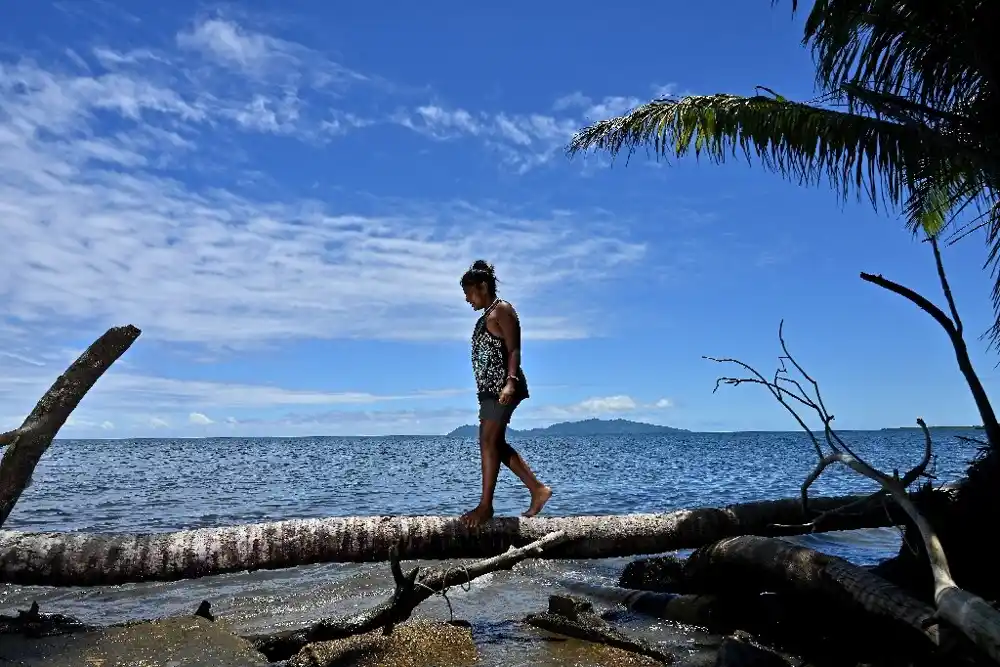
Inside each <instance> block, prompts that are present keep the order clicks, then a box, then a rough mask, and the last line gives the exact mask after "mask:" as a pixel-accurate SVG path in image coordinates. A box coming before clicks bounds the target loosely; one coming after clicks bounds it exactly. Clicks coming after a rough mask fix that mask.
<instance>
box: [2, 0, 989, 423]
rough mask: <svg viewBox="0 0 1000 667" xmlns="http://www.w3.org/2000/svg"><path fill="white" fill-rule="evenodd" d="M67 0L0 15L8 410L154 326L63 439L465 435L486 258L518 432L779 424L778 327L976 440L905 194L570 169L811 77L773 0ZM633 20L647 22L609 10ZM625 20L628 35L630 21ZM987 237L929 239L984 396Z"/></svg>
mask: <svg viewBox="0 0 1000 667" xmlns="http://www.w3.org/2000/svg"><path fill="white" fill-rule="evenodd" d="M367 7H368V9H365V5H363V4H362V3H354V4H352V5H351V6H350V7H349V8H344V7H335V5H334V3H319V2H301V3H279V2H275V1H267V2H265V1H262V0H253V1H248V2H242V3H239V4H236V3H233V4H205V3H196V2H189V1H187V0H177V1H175V2H171V3H139V2H125V1H123V0H117V1H115V0H100V1H91V0H65V1H63V2H55V3H52V2H45V1H43V0H37V1H36V2H32V3H19V4H18V10H17V11H16V12H10V11H8V12H5V20H4V21H3V22H2V24H0V238H2V239H3V240H2V244H3V245H2V247H3V255H2V257H3V261H2V262H0V306H2V309H0V312H2V313H3V315H2V319H0V428H14V427H16V426H18V425H19V424H20V423H21V420H23V418H24V417H25V415H27V413H28V412H29V411H30V410H31V408H32V407H33V406H34V403H35V402H36V401H37V400H38V398H39V397H41V395H42V394H43V393H44V391H45V390H46V389H47V388H48V387H49V385H50V384H51V383H52V382H53V381H54V380H55V379H56V377H58V375H59V374H60V373H61V372H62V371H63V370H64V369H65V367H66V366H67V365H68V364H69V363H70V362H71V361H72V360H73V359H74V358H76V356H77V355H79V354H80V352H81V351H82V350H83V349H85V348H86V347H87V345H89V344H90V343H91V342H92V341H93V340H94V339H96V338H97V337H98V336H99V335H100V334H101V333H103V332H104V331H105V330H106V329H107V328H108V327H110V326H115V325H123V324H134V325H135V326H137V327H139V328H140V329H142V332H143V333H142V335H141V337H140V338H139V340H138V341H137V342H136V343H135V344H134V345H133V346H132V348H131V349H130V350H129V351H128V352H127V353H126V354H125V356H124V357H122V359H120V360H119V361H118V362H117V363H115V364H114V366H113V367H112V368H111V369H110V370H109V371H108V372H107V373H106V374H105V376H104V377H103V378H101V379H100V381H99V382H98V383H97V385H96V386H95V387H94V388H93V389H92V390H91V392H90V393H89V394H88V395H87V397H86V398H85V399H84V400H83V402H82V403H81V404H80V406H79V407H78V408H77V410H76V411H75V412H74V413H73V415H72V417H71V419H70V421H69V422H68V423H67V424H66V426H64V428H63V429H62V431H61V432H60V435H61V437H72V438H95V437H97V438H130V437H201V436H294V435H385V434H438V433H445V432H447V431H449V430H451V429H452V428H454V427H456V426H459V425H461V424H465V423H473V422H474V420H475V419H476V409H477V406H476V399H475V391H474V382H473V378H472V372H471V367H470V362H469V347H468V346H469V336H470V334H471V331H472V327H473V325H474V323H475V321H476V319H477V313H475V312H473V311H472V310H471V308H470V307H469V306H468V305H467V304H466V303H465V301H464V297H463V294H462V291H461V289H460V287H459V278H460V277H461V275H462V273H463V272H464V271H465V269H467V268H468V267H469V265H470V264H471V263H472V262H473V261H474V260H475V259H479V258H483V259H487V260H488V261H490V262H492V263H494V264H495V266H496V271H497V275H498V277H499V279H500V289H499V292H500V296H501V297H503V298H505V299H508V300H510V301H511V302H512V303H513V304H514V305H515V307H516V308H517V310H518V312H519V314H520V317H521V321H522V327H523V336H524V343H523V366H524V369H525V372H526V374H527V377H528V381H529V386H530V388H531V398H530V399H529V400H528V401H526V402H525V403H524V404H523V405H521V406H520V407H519V408H518V410H517V412H516V413H515V416H514V420H513V423H512V427H514V428H528V427H533V426H539V425H545V424H549V423H553V422H557V421H565V420H576V419H584V418H589V417H601V418H615V417H624V418H628V419H635V420H640V421H647V422H652V423H658V424H666V425H670V426H675V427H679V428H686V429H691V430H699V431H733V430H794V428H795V423H794V422H793V421H792V419H791V417H790V416H789V415H787V414H786V413H785V412H784V411H783V409H782V407H781V406H780V405H778V404H777V403H776V402H775V401H774V400H773V399H772V398H771V397H770V396H769V395H768V394H767V393H766V391H765V390H764V389H762V388H760V387H753V386H741V387H736V388H730V387H723V388H721V389H720V390H719V391H718V392H713V389H714V386H715V378H716V377H717V376H719V375H720V374H725V373H731V372H733V370H735V369H730V368H727V367H724V366H720V365H719V364H718V363H715V362H712V361H708V360H706V359H704V358H703V355H709V356H714V357H736V358H739V359H742V360H744V361H746V362H748V363H751V364H753V365H755V366H758V367H759V368H760V369H761V370H762V371H763V372H765V373H770V372H771V371H772V370H773V368H774V367H775V363H776V358H777V355H778V353H779V351H780V349H779V347H778V339H777V330H778V324H779V322H780V321H781V320H782V319H784V321H785V334H786V338H787V341H788V343H789V345H790V347H791V350H792V351H793V353H795V354H796V355H797V357H798V359H799V360H800V361H801V362H802V363H803V365H804V366H805V367H806V368H807V370H809V372H810V373H811V374H812V375H813V376H814V377H815V378H816V379H817V380H819V381H820V383H821V387H822V388H823V390H824V399H825V400H826V402H827V404H828V405H829V406H830V407H831V411H832V412H833V413H834V414H835V415H836V416H837V421H836V422H835V423H836V424H839V425H840V426H841V427H842V428H855V429H868V428H880V427H884V426H900V425H912V424H913V423H914V421H915V419H916V418H917V417H921V416H922V417H924V418H925V419H926V420H927V421H928V422H929V423H931V424H971V423H978V422H979V420H978V417H977V416H976V412H975V408H974V405H973V402H972V399H971V397H970V396H969V393H968V390H967V389H966V387H965V385H964V384H963V381H962V377H961V376H960V374H959V373H958V370H957V368H956V366H955V363H954V356H953V353H952V351H951V348H950V346H949V344H948V341H947V339H946V337H945V335H944V333H943V331H942V330H941V329H940V328H939V327H938V326H937V325H936V324H935V323H934V322H933V321H932V320H931V319H930V318H929V317H928V316H927V315H925V314H924V313H921V312H920V311H918V310H917V309H916V308H915V307H913V306H912V305H911V304H909V303H908V302H906V301H904V300H903V299H901V298H900V297H898V296H895V295H893V294H889V293H887V292H885V291H883V290H880V289H879V288H877V287H875V286H873V285H870V284H866V283H864V282H862V281H861V280H860V279H859V276H858V274H859V272H860V271H868V272H873V273H882V274H884V275H885V276H886V277H888V278H891V279H893V280H896V281H898V282H902V283H904V284H906V285H907V286H909V287H911V288H914V289H917V290H918V291H920V292H922V293H924V294H926V295H928V296H929V297H931V298H932V299H934V300H935V301H937V302H938V303H942V304H943V299H942V297H941V293H940V289H939V288H938V286H937V283H936V274H935V270H934V265H933V260H932V256H931V254H930V249H929V247H928V246H927V244H922V243H919V241H918V240H917V239H914V238H913V237H912V236H911V235H910V234H909V233H908V232H906V231H905V230H904V228H903V224H902V222H901V220H900V218H899V217H898V215H896V214H895V213H893V212H891V211H888V212H887V211H878V212H876V211H874V210H873V209H872V207H871V206H870V205H869V204H868V203H866V202H860V203H859V202H856V201H854V200H853V199H852V200H848V201H847V202H846V203H845V202H842V201H841V200H840V199H838V197H837V196H836V195H834V194H833V193H832V192H831V191H830V190H829V189H827V188H825V187H804V186H800V185H798V184H795V183H790V182H787V181H785V180H783V179H782V178H781V177H780V176H777V175H775V174H772V173H769V172H767V171H766V170H764V169H763V168H762V167H761V166H760V165H759V164H749V165H748V163H747V162H746V161H745V160H740V159H738V160H733V161H731V162H730V163H728V164H724V165H713V164H710V163H708V162H706V161H701V162H699V161H696V160H694V159H693V158H692V159H684V160H681V161H679V162H678V161H671V162H669V163H666V162H664V161H662V160H656V159H655V157H654V156H651V155H648V154H646V153H644V152H639V153H637V154H636V155H634V156H633V157H632V158H631V159H630V160H628V161H626V160H624V159H619V160H616V161H611V160H610V159H609V158H608V156H606V155H600V154H592V155H587V156H576V157H574V158H572V159H570V157H568V156H567V154H566V152H565V147H566V145H567V144H568V142H569V141H570V139H571V137H572V136H573V133H574V132H575V131H577V130H579V129H581V128H583V127H585V126H586V125H587V124H588V123H590V122H594V121H597V120H601V119H603V118H606V117H609V116H613V115H616V114H620V113H622V112H624V111H626V110H628V109H630V108H632V107H634V106H635V105H637V104H640V103H643V102H646V101H649V100H652V99H654V98H656V97H658V96H660V95H663V94H675V95H684V94H708V93H715V92H729V93H737V94H753V93H754V86H757V85H765V86H768V87H770V88H772V89H774V90H776V91H778V92H780V93H781V94H782V95H785V96H786V97H789V98H792V99H800V100H805V99H809V98H810V97H812V96H813V95H814V94H815V92H816V91H815V88H814V82H813V71H814V70H813V64H812V58H811V55H810V53H809V52H808V50H806V49H805V48H804V47H803V46H802V45H801V41H800V40H801V34H802V33H801V23H802V16H793V15H792V13H791V10H790V5H789V3H778V4H777V6H775V7H773V8H772V7H771V3H769V2H766V1H764V0H760V1H759V2H745V1H743V0H740V1H737V0H724V2H723V4H722V5H711V6H709V5H707V4H704V3H678V4H676V5H675V6H674V5H672V6H671V9H670V11H669V12H663V13H662V14H661V15H659V16H657V15H655V14H650V8H649V6H648V5H647V4H645V3H642V4H640V3H636V2H626V3H625V5H623V6H621V7H619V8H618V9H616V11H615V14H616V16H609V15H608V12H607V9H606V6H605V5H598V4H595V3H583V4H581V3H578V2H574V3H572V4H570V3H569V2H564V1H562V0H560V1H553V2H548V3H544V4H543V5H538V4H537V3H532V4H531V5H529V4H527V3H526V2H523V0H512V1H511V2H507V3H504V4H503V6H502V8H501V7H500V6H498V5H497V6H488V5H487V4H484V3H455V2H453V3H433V4H432V5H426V4H424V5H416V4H413V3H403V2H390V3H388V4H386V3H379V4H377V5H376V4H372V5H368V6H367ZM619 16H636V17H640V16H648V20H631V21H628V22H627V25H626V24H622V25H618V26H616V24H618V23H620V22H621V19H620V18H619ZM616 28H617V29H616ZM985 257H986V252H985V246H984V243H983V240H982V237H979V236H975V237H971V238H969V239H967V240H965V241H963V242H961V243H959V244H957V245H954V246H951V247H947V248H946V249H945V262H946V265H947V267H948V269H949V271H950V276H951V279H952V283H953V287H954V290H955V293H956V298H957V300H958V303H959V307H960V308H961V311H962V313H963V318H964V321H965V326H966V329H967V331H968V339H969V344H970V347H971V348H972V353H973V357H974V361H975V363H976V364H977V366H978V368H979V369H980V372H981V374H982V376H983V379H984V382H985V384H986V386H987V389H988V390H994V389H995V388H996V387H997V385H998V377H1000V375H998V371H997V369H996V364H997V362H998V361H1000V358H998V356H997V353H996V352H995V351H989V350H988V349H987V345H986V343H985V342H984V341H982V340H980V339H979V337H978V336H979V334H981V333H982V332H983V331H985V329H986V328H987V327H988V325H989V324H990V323H991V322H992V319H991V313H992V311H991V306H990V301H989V296H990V289H991V286H992V279H991V277H990V275H989V272H988V271H984V270H983V268H982V267H983V262H984V260H985Z"/></svg>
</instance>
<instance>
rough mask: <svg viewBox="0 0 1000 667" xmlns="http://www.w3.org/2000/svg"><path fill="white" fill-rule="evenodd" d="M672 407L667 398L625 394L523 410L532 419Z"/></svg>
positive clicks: (640, 411) (617, 413) (594, 415)
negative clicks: (645, 399) (648, 399)
mask: <svg viewBox="0 0 1000 667" xmlns="http://www.w3.org/2000/svg"><path fill="white" fill-rule="evenodd" d="M671 407H673V402H672V401H671V400H670V399H668V398H661V399H659V400H656V401H652V402H650V403H644V402H642V401H637V400H635V399H634V398H632V397H631V396H628V395H625V394H616V395H614V396H598V397H592V398H586V399H584V400H582V401H580V402H578V403H573V404H570V405H543V406H539V407H537V408H536V407H534V406H527V405H526V406H525V408H524V412H525V413H526V414H527V415H528V416H529V417H530V418H531V419H533V420H536V421H537V420H545V419H581V418H587V417H608V416H621V415H624V414H636V413H642V414H647V413H654V412H658V411H661V410H666V409H668V408H671Z"/></svg>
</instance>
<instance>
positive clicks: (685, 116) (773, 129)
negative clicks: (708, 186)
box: [568, 0, 1000, 597]
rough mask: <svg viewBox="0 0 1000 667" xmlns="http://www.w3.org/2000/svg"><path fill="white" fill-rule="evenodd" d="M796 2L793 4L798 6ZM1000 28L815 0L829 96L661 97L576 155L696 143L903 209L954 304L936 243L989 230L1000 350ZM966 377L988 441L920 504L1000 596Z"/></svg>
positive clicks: (583, 134)
mask: <svg viewBox="0 0 1000 667" xmlns="http://www.w3.org/2000/svg"><path fill="white" fill-rule="evenodd" d="M774 2H776V0H772V4H774ZM797 5H798V3H797V1H796V0H793V1H792V10H793V11H796V10H797V9H798V8H797ZM997 25H1000V0H815V2H814V4H813V7H812V9H811V11H810V12H809V15H808V17H807V20H806V25H805V34H804V37H803V43H804V44H805V45H806V46H808V47H810V48H811V50H812V52H813V55H814V57H815V60H816V65H817V70H816V83H817V87H818V89H819V92H820V94H819V96H818V97H817V98H816V99H813V100H810V101H807V102H797V101H792V100H788V99H786V98H784V97H783V96H781V95H779V94H778V93H776V92H774V91H773V90H770V89H768V88H764V87H759V88H758V90H757V94H755V95H753V96H750V97H742V96H738V95H730V94H716V95H698V96H688V97H683V98H679V99H678V98H662V99H657V100H654V101H652V102H649V103H648V104H644V105H642V106H639V107H637V108H635V109H634V110H632V111H631V112H629V113H627V114H625V115H623V116H620V117H617V118H609V119H606V120H602V121H599V122H597V123H594V124H593V125H590V126H589V127H586V128H584V129H582V130H581V131H580V132H578V133H577V134H576V136H574V138H573V140H572V142H571V144H570V146H569V148H568V150H569V153H570V155H571V156H572V155H576V154H578V153H581V152H585V151H589V150H597V151H604V152H606V153H609V154H610V155H611V156H617V155H619V154H620V153H622V152H625V153H626V155H631V154H632V153H633V152H634V151H635V150H636V149H638V148H640V147H645V148H646V149H647V150H650V151H651V152H653V153H655V154H656V155H657V157H658V158H661V157H662V158H670V157H678V158H679V157H682V156H685V155H688V154H689V153H690V152H691V151H692V149H693V151H694V154H695V156H696V157H697V156H701V155H705V156H707V157H708V158H709V159H710V160H712V161H713V162H717V163H721V162H724V161H725V160H726V159H727V158H729V157H737V156H739V155H740V154H741V153H742V154H743V155H744V156H745V157H746V158H747V159H748V160H752V159H754V158H756V159H757V160H759V161H761V162H763V164H764V165H765V166H766V167H767V168H768V169H770V170H772V171H774V172H777V173H779V174H781V175H782V176H784V177H786V178H788V179H791V180H795V181H798V182H800V183H804V184H817V183H820V182H822V181H824V180H825V181H827V182H829V184H830V185H831V186H832V187H833V188H834V190H835V191H837V192H838V193H839V195H840V196H842V197H845V198H846V197H848V196H849V195H851V194H852V193H853V194H855V195H856V196H857V197H859V198H864V197H867V198H868V199H869V200H870V202H871V203H872V205H873V206H875V207H876V208H877V207H878V206H879V205H880V203H882V202H885V203H887V204H888V206H889V207H890V208H894V209H895V210H897V211H900V212H901V213H902V214H903V216H904V217H905V219H906V226H907V228H908V229H909V230H911V231H912V232H913V233H920V232H923V233H925V234H927V235H928V236H929V237H931V238H932V239H934V243H933V244H932V245H933V246H934V250H935V259H936V260H937V262H938V269H939V273H940V275H941V279H942V285H943V287H944V288H945V292H946V296H947V297H948V300H949V305H951V304H952V302H951V298H950V291H949V290H948V288H947V283H946V280H945V278H944V275H943V269H941V265H940V255H939V254H938V253H937V240H938V239H939V238H942V237H944V235H945V234H948V236H947V237H946V238H945V239H944V240H945V241H946V242H947V241H950V242H955V241H957V240H958V239H960V238H964V237H966V236H968V235H970V234H971V233H973V232H974V231H978V230H984V232H985V233H984V235H985V238H986V242H987V246H988V259H987V261H986V265H987V266H990V267H991V268H992V269H993V275H994V278H995V279H996V282H995V285H994V288H993V295H992V296H993V305H994V311H995V314H996V320H995V323H994V325H993V326H992V327H991V328H990V330H989V332H988V333H989V338H990V340H991V343H992V344H995V345H996V344H1000V271H998V270H997V269H998V268H1000V39H998V38H997V36H996V34H995V32H996V31H995V27H996V26H997ZM903 289H905V288H903ZM897 293H902V292H897ZM918 296H919V295H918ZM907 298H910V297H909V296H908V297H907ZM921 298H922V297H921ZM911 300H912V299H911ZM925 301H926V300H925ZM922 307H923V306H922ZM952 310H953V309H952ZM928 312H930V311H928ZM939 312H940V311H939ZM953 312H954V310H953ZM954 319H955V321H956V322H958V319H957V313H956V314H955V318H954ZM939 321H941V320H940V319H939ZM942 326H944V324H943V323H942ZM945 328H946V330H947V327H945ZM955 328H957V330H958V331H957V337H956V336H955V335H954V333H955V332H953V331H949V332H948V333H949V337H951V338H952V343H953V344H954V346H955V350H956V355H957V356H958V359H959V365H960V366H962V365H963V364H962V350H961V349H960V347H961V348H964V341H962V340H961V325H960V324H958V326H957V327H955ZM956 338H957V339H958V341H957V342H956ZM967 358H968V357H967V354H966V360H967ZM967 370H968V371H969V372H970V373H971V376H970V375H969V373H967V372H966V371H967ZM962 372H963V373H965V374H966V379H967V380H968V381H969V386H970V389H972V392H973V394H974V396H975V398H976V401H977V407H979V409H980V414H981V416H982V417H983V424H984V427H986V430H987V438H988V440H989V445H990V447H988V448H986V449H984V453H985V454H986V455H985V456H983V457H982V458H980V459H979V460H977V461H976V462H974V463H973V465H971V466H970V468H969V470H968V474H967V477H966V479H965V481H964V483H963V484H962V485H961V486H960V489H959V492H958V495H957V498H955V502H951V501H948V500H945V501H944V502H943V504H942V503H938V502H937V500H936V499H940V496H937V495H936V494H932V495H931V496H930V497H928V498H926V499H925V500H924V501H923V502H922V503H921V506H922V511H925V512H927V514H928V516H929V517H930V518H931V519H932V522H933V524H934V525H935V526H936V528H937V529H938V530H939V533H940V537H941V538H942V542H943V543H944V544H945V545H946V547H947V551H948V553H949V560H953V561H954V562H953V566H954V570H955V571H957V576H956V578H957V579H958V580H959V581H960V582H961V585H964V586H965V587H966V588H969V589H970V590H975V591H977V592H980V593H981V594H984V595H990V596H992V597H1000V572H996V571H995V570H996V568H995V567H994V566H993V561H994V560H995V552H987V551H984V550H983V549H981V548H980V547H979V546H977V545H978V544H979V542H978V541H977V539H976V537H977V535H978V531H979V530H981V529H982V527H983V526H989V525H995V522H996V519H997V517H1000V483H998V480H1000V425H998V424H997V419H996V416H995V415H994V414H993V410H992V408H991V407H989V400H988V399H987V398H986V397H985V392H984V391H982V385H981V384H979V381H978V378H975V373H974V371H972V370H971V364H969V365H968V367H967V368H965V367H963V368H962ZM976 385H978V392H977V388H976ZM926 563H927V562H926V554H921V555H920V556H919V557H917V558H914V554H912V553H910V552H909V550H908V549H906V548H905V547H904V548H903V549H902V550H901V552H900V555H899V557H898V558H897V559H894V561H888V562H887V563H886V564H885V565H886V566H887V567H886V569H885V571H886V574H887V575H888V574H889V573H890V572H892V571H893V567H894V566H897V567H898V568H899V569H898V570H896V576H894V577H893V578H896V579H907V580H909V583H910V584H911V585H914V586H917V587H918V588H919V587H921V582H922V583H923V586H924V587H926V585H927V584H929V581H928V577H927V572H929V569H928V568H927V564H926Z"/></svg>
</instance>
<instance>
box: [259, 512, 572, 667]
mask: <svg viewBox="0 0 1000 667" xmlns="http://www.w3.org/2000/svg"><path fill="white" fill-rule="evenodd" d="M570 539H571V537H570V534H569V533H567V532H566V531H558V532H555V533H550V534H549V535H546V536H545V537H543V538H542V539H540V540H538V541H536V542H532V543H531V544H529V545H527V546H524V547H521V548H519V549H515V548H513V547H512V548H510V549H509V550H508V551H507V552H505V553H503V554H500V555H499V556H494V557H493V558H487V559H484V560H480V561H476V562H474V563H470V564H468V565H466V566H463V567H452V568H449V569H446V570H439V569H431V570H429V571H428V572H426V573H423V574H420V572H419V568H416V567H415V568H413V569H412V570H410V571H409V572H408V573H407V574H405V575H404V574H403V570H402V567H401V566H400V561H399V551H398V550H397V549H394V550H393V553H392V556H391V569H392V577H393V580H394V581H395V584H396V589H395V591H394V592H393V594H392V596H391V597H390V598H389V599H388V600H386V601H385V602H383V603H381V604H379V605H377V606H375V607H373V608H371V609H368V610H366V611H363V612H361V613H358V614H355V615H353V616H349V617H346V618H329V619H324V620H322V621H319V622H317V623H315V624H313V625H312V626H310V627H308V628H305V629H302V630H293V631H290V632H280V633H276V634H271V635H263V636H256V637H247V639H249V640H250V641H251V642H252V643H253V644H254V646H255V647H256V648H257V650H258V651H260V652H261V653H263V654H264V656H266V657H267V659H268V660H271V661H272V662H274V661H278V660H287V659H288V658H291V657H292V656H293V655H295V654H296V653H298V652H299V651H300V650H302V648H303V647H304V646H305V645H306V644H311V643H313V642H320V641H330V640H334V639H343V638H345V637H350V636H352V635H360V634H364V633H366V632H371V631H372V630H378V629H383V631H384V632H385V634H389V633H390V632H392V628H393V627H394V626H396V625H398V624H400V623H402V622H403V621H405V620H407V619H408V618H409V617H410V615H411V614H412V613H413V610H414V609H416V608H417V606H418V605H420V603H422V602H423V601H424V600H426V599H427V598H429V597H431V596H432V595H435V594H439V593H442V594H443V593H445V591H447V590H448V589H449V588H454V587H455V586H461V585H464V584H468V583H470V582H471V581H472V580H473V579H476V578H478V577H481V576H483V575H484V574H489V573H490V572H496V571H497V570H509V569H510V568H512V567H514V566H515V565H517V564H518V563H520V562H521V561H523V560H525V559H527V558H531V557H534V556H538V555H540V554H541V553H542V552H543V551H545V550H546V549H549V548H552V547H554V546H557V545H559V544H563V543H564V542H567V541H569V540H570ZM418 574H419V577H418ZM446 599H447V598H446ZM448 604H449V606H450V605H451V603H450V602H449V603H448Z"/></svg>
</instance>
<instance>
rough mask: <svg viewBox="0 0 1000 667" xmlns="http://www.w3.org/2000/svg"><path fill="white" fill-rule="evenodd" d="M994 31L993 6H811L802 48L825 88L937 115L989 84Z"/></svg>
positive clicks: (997, 7)
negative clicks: (893, 97) (899, 99)
mask: <svg viewBox="0 0 1000 667" xmlns="http://www.w3.org/2000/svg"><path fill="white" fill-rule="evenodd" d="M792 4H793V10H794V9H795V8H796V5H797V3H796V2H793V3H792ZM998 23H1000V3H998V2H996V0H947V1H943V0H816V2H815V3H814V4H813V7H812V9H811V10H810V12H809V15H808V17H807V18H806V25H805V35H804V37H803V42H804V43H806V44H809V45H810V46H811V47H812V49H813V51H814V54H815V55H816V59H817V80H818V82H819V83H820V85H821V86H822V87H824V88H838V87H840V86H841V85H843V84H844V83H848V82H854V83H861V84H866V85H870V86H871V87H873V88H876V89H879V90H883V91H886V92H892V93H895V94H903V95H907V96H909V97H910V98H911V99H913V100H915V101H919V102H921V103H923V104H927V105H929V106H934V107H943V106H947V105H950V104H954V103H955V102H956V101H958V100H966V101H968V100H970V99H972V98H973V97H975V96H978V95H980V94H982V92H983V91H984V84H986V83H987V82H988V81H987V80H988V79H990V78H992V83H993V84H995V83H996V79H995V77H996V76H997V75H998V74H1000V72H997V71H996V67H997V65H998V64H1000V43H998V41H997V39H996V36H995V26H996V25H997V24H998ZM991 74H992V76H991ZM996 92H997V91H995V90H993V91H991V94H992V95H994V96H995V95H996Z"/></svg>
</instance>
